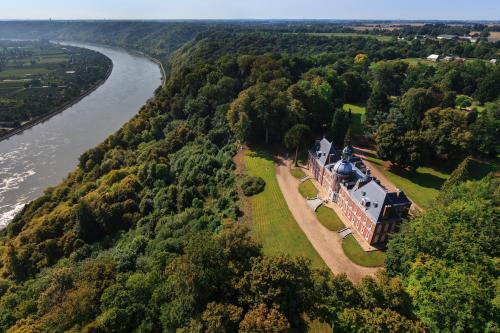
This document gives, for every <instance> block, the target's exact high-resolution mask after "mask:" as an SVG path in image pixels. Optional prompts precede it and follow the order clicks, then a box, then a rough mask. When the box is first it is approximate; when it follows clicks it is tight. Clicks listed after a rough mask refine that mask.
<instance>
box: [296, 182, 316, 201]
mask: <svg viewBox="0 0 500 333" xmlns="http://www.w3.org/2000/svg"><path fill="white" fill-rule="evenodd" d="M299 192H300V194H301V195H302V196H303V197H304V198H306V199H307V198H315V197H316V196H317V195H318V190H317V189H316V186H314V184H313V183H312V182H311V181H310V180H306V181H305V182H303V183H301V184H300V185H299Z"/></svg>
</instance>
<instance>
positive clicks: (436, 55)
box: [427, 54, 439, 60]
mask: <svg viewBox="0 0 500 333" xmlns="http://www.w3.org/2000/svg"><path fill="white" fill-rule="evenodd" d="M427 59H429V60H438V59H439V54H431V55H430V56H428V57H427Z"/></svg>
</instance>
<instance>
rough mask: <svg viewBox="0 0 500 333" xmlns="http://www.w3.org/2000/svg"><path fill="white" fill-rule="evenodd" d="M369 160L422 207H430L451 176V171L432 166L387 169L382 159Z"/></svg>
mask: <svg viewBox="0 0 500 333" xmlns="http://www.w3.org/2000/svg"><path fill="white" fill-rule="evenodd" d="M367 160H368V161H370V162H372V163H373V164H374V165H375V166H376V167H377V168H378V169H379V170H380V171H381V172H382V173H383V174H384V175H385V176H386V177H387V178H389V180H390V181H391V182H392V183H394V185H395V186H396V187H398V188H399V189H401V190H402V191H403V192H405V194H406V195H408V197H409V198H410V199H411V200H412V201H414V202H415V203H416V204H417V205H418V206H420V207H421V208H428V207H429V206H430V205H431V204H432V203H433V202H434V200H435V199H436V197H437V195H438V194H439V190H440V189H441V186H442V185H443V183H444V182H445V181H446V179H448V177H449V176H450V175H449V173H444V172H440V171H438V170H435V169H433V168H430V167H419V168H417V169H416V170H415V171H412V172H409V171H404V170H401V171H395V170H387V169H386V168H385V167H384V164H383V161H382V160H381V159H378V158H374V157H368V158H367Z"/></svg>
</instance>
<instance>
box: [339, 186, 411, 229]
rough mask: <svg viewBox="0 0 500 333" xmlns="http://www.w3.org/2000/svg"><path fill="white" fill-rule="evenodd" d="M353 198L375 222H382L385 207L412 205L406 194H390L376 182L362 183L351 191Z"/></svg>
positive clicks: (399, 192)
mask: <svg viewBox="0 0 500 333" xmlns="http://www.w3.org/2000/svg"><path fill="white" fill-rule="evenodd" d="M349 193H350V195H351V198H352V199H353V200H355V201H356V202H357V203H358V204H360V205H361V206H363V207H364V208H365V211H366V214H367V215H368V216H369V217H370V219H371V220H373V221H375V222H382V219H383V217H382V215H383V209H384V207H385V206H387V205H390V206H396V205H408V206H410V205H411V201H410V200H409V199H408V197H407V196H406V195H405V194H404V192H401V191H398V192H388V191H387V190H386V189H385V188H384V187H383V186H382V185H380V184H379V183H378V182H377V181H376V180H374V179H370V180H368V181H367V182H361V183H360V185H359V186H358V187H356V186H354V187H353V188H352V189H351V190H349Z"/></svg>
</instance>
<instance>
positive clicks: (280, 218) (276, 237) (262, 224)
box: [244, 151, 326, 268]
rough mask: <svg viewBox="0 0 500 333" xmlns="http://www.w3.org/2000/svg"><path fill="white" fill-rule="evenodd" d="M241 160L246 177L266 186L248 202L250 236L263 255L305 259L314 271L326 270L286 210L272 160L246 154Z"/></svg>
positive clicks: (265, 155)
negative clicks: (250, 216)
mask: <svg viewBox="0 0 500 333" xmlns="http://www.w3.org/2000/svg"><path fill="white" fill-rule="evenodd" d="M244 160H245V166H246V170H247V173H248V175H250V176H258V177H261V178H263V179H264V180H265V182H266V187H265V189H264V191H263V192H262V193H259V194H257V195H255V196H253V197H252V198H251V204H252V215H253V216H252V219H253V221H252V222H253V225H252V233H253V236H254V238H255V239H256V240H257V241H258V242H259V243H260V244H262V246H263V249H264V253H266V254H273V255H283V254H287V255H292V256H303V257H306V258H309V259H310V260H311V261H312V264H313V266H314V267H318V268H326V265H325V263H324V261H323V259H321V257H320V256H319V254H318V253H317V252H316V250H315V249H314V248H313V246H312V245H311V243H310V242H309V240H308V239H307V237H306V235H305V234H304V232H303V231H302V229H301V228H300V227H299V225H298V224H297V222H296V221H295V219H294V218H293V216H292V213H291V212H290V210H289V209H288V206H287V203H286V201H285V198H284V197H283V194H282V193H281V190H280V188H279V185H278V181H277V180H276V173H275V165H274V161H273V159H272V157H271V156H270V155H268V154H266V153H262V152H252V151H250V152H247V153H246V154H245V158H244Z"/></svg>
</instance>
